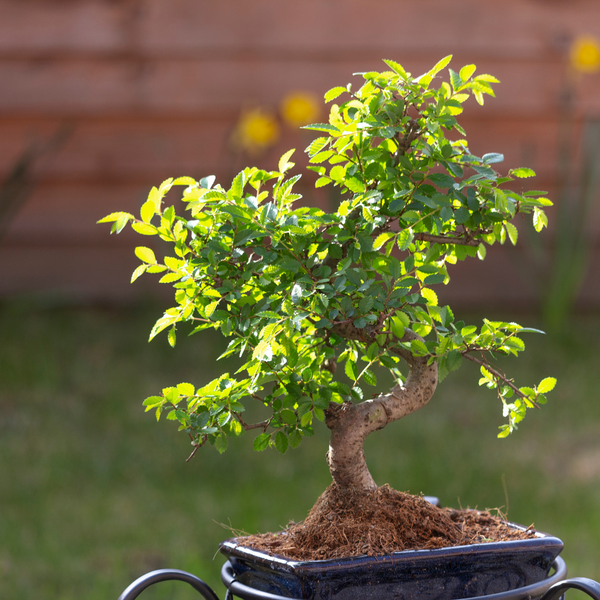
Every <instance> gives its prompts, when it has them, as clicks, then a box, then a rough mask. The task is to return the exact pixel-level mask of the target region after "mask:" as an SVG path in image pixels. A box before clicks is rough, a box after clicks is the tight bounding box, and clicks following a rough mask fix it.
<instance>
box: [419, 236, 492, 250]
mask: <svg viewBox="0 0 600 600" xmlns="http://www.w3.org/2000/svg"><path fill="white" fill-rule="evenodd" d="M415 240H419V241H420V242H433V243H434V244H455V245H457V246H473V247H477V246H479V243H480V242H479V241H477V240H467V239H463V238H455V237H450V236H445V235H432V234H431V233H415Z"/></svg>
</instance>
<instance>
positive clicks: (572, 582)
mask: <svg viewBox="0 0 600 600" xmlns="http://www.w3.org/2000/svg"><path fill="white" fill-rule="evenodd" d="M567 590H580V591H582V592H585V593H586V594H587V595H588V596H589V597H590V598H593V599H594V600H600V583H598V582H597V581H594V580H593V579H588V578H587V577H572V578H571V579H565V581H561V582H559V583H556V584H554V585H553V586H552V587H551V588H550V589H549V590H548V591H547V592H546V593H545V594H544V595H543V596H542V597H541V599H540V600H558V599H559V598H560V597H561V596H562V595H563V594H564V593H565V592H566V591H567Z"/></svg>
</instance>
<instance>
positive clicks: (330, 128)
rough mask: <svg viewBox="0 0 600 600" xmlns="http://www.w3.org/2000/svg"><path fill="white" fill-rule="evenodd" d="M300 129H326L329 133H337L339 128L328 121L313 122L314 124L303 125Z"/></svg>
mask: <svg viewBox="0 0 600 600" xmlns="http://www.w3.org/2000/svg"><path fill="white" fill-rule="evenodd" d="M300 129H310V130H311V131H328V132H331V133H339V132H340V130H339V129H338V128H337V127H336V126H335V125H330V124H329V123H315V124H314V125H304V127H301V128H300Z"/></svg>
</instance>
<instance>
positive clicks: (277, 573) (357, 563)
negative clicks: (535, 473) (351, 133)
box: [219, 523, 563, 600]
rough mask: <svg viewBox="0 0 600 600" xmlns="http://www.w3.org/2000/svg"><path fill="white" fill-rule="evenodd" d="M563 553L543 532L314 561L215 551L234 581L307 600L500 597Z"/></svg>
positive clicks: (538, 576)
mask: <svg viewBox="0 0 600 600" xmlns="http://www.w3.org/2000/svg"><path fill="white" fill-rule="evenodd" d="M510 525H512V526H514V527H517V528H522V527H521V526H520V525H516V524H512V523H511V524H510ZM522 529H524V528H522ZM242 540H243V538H242ZM562 548H563V543H562V542H561V540H559V539H558V538H556V537H553V536H550V535H547V534H544V533H537V534H536V537H535V538H530V539H526V540H516V541H507V542H488V543H481V544H473V545H469V546H454V547H450V548H441V549H436V550H406V551H402V552H395V553H393V554H390V555H387V556H378V557H369V556H359V557H353V558H344V559H333V560H317V561H295V560H288V559H286V558H284V557H281V556H276V555H275V556H271V555H269V554H267V553H265V552H262V551H259V550H255V549H252V548H249V547H245V546H243V545H242V544H241V543H240V542H238V540H237V538H233V539H230V540H226V541H224V542H222V543H221V544H220V546H219V549H220V551H221V552H222V553H223V554H224V555H225V556H227V558H228V559H229V561H230V563H231V565H232V568H233V571H234V574H235V579H236V580H237V581H239V582H240V583H243V584H245V585H247V586H249V587H252V588H254V589H257V590H261V591H264V592H269V593H271V594H276V595H280V596H283V597H288V598H305V599H307V600H376V599H381V598H398V599H402V600H413V599H414V600H416V599H417V598H418V599H419V600H456V599H461V598H473V597H476V596H483V595H487V594H494V593H498V592H505V591H509V590H512V589H516V588H520V587H523V586H527V585H530V584H534V583H537V582H540V581H542V580H544V579H545V578H546V577H547V576H548V573H549V571H550V567H551V565H552V562H553V561H554V559H555V558H556V557H557V556H558V554H559V553H560V551H561V550H562Z"/></svg>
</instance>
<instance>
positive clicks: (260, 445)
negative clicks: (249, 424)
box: [254, 433, 271, 452]
mask: <svg viewBox="0 0 600 600" xmlns="http://www.w3.org/2000/svg"><path fill="white" fill-rule="evenodd" d="M270 439H271V436H270V435H269V434H268V433H261V434H260V435H259V436H258V437H257V438H256V439H255V440H254V449H255V450H256V451H257V452H262V451H263V450H266V449H267V448H268V447H269V440H270Z"/></svg>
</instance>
